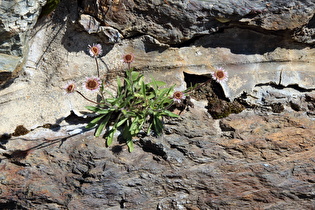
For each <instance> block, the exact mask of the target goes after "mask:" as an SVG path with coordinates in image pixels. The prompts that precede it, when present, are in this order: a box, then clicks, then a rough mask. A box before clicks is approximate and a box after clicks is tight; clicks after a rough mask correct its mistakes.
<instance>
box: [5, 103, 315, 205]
mask: <svg viewBox="0 0 315 210" xmlns="http://www.w3.org/2000/svg"><path fill="white" fill-rule="evenodd" d="M240 121H242V124H240V123H239V122H240ZM314 131H315V123H314V121H313V120H311V119H309V118H308V117H306V116H305V114H304V113H302V112H295V113H283V114H270V115H266V114H264V115H258V114H257V113H255V112H253V111H244V112H242V113H241V114H238V115H230V116H229V117H228V118H225V119H222V120H213V119H211V117H209V115H207V113H206V110H205V109H203V108H202V107H200V106H199V105H198V104H197V103H196V106H195V108H194V109H191V110H190V111H189V112H186V113H183V114H182V118H181V119H180V120H176V121H170V122H168V124H167V125H166V132H167V133H166V134H165V135H163V136H162V137H160V138H158V139H156V138H152V137H145V138H142V139H140V140H138V141H136V142H137V143H136V148H135V151H134V152H132V153H128V151H127V148H126V146H124V145H119V144H118V145H114V146H113V147H111V148H105V147H104V140H103V139H101V138H94V137H93V132H92V131H89V132H86V133H84V134H80V135H77V136H73V137H69V138H64V136H67V134H66V133H65V129H64V128H62V129H61V130H59V132H58V133H59V134H60V135H62V134H63V135H64V136H59V137H58V136H56V134H55V132H53V131H51V130H49V129H48V128H46V129H45V128H38V129H37V130H36V131H33V132H31V133H28V134H27V135H24V136H21V137H13V138H12V139H9V140H8V143H7V144H6V145H5V146H6V147H7V148H8V149H10V152H9V151H7V152H6V153H4V154H3V155H4V157H5V159H2V163H1V167H2V169H1V171H2V174H1V194H0V201H1V207H2V208H4V209H12V208H25V209H86V208H93V209H122V208H126V209H231V208H233V209H255V208H258V209H294V208H297V209H312V208H314V187H315V186H314V181H315V176H314V164H315V160H314V152H315V150H314V148H315V147H314V144H315V138H314V136H315V132H314ZM44 137H45V138H46V139H43V138H44ZM30 140H32V141H30ZM29 148H31V149H30V150H27V149H29ZM24 149H25V150H24Z"/></svg>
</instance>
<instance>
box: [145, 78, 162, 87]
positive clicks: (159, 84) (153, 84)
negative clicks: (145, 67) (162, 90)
mask: <svg viewBox="0 0 315 210" xmlns="http://www.w3.org/2000/svg"><path fill="white" fill-rule="evenodd" d="M148 85H150V86H152V87H153V88H154V89H157V88H158V87H161V86H164V85H166V83H165V82H162V81H156V80H155V79H153V78H152V82H150V83H148Z"/></svg>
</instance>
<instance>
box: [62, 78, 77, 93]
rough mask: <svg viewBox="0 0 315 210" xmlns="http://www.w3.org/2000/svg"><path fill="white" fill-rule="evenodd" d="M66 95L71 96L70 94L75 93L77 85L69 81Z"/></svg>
mask: <svg viewBox="0 0 315 210" xmlns="http://www.w3.org/2000/svg"><path fill="white" fill-rule="evenodd" d="M64 89H65V91H66V93H68V94H70V93H74V91H75V89H76V85H75V83H74V82H73V81H69V82H68V83H67V85H66V86H65V87H64Z"/></svg>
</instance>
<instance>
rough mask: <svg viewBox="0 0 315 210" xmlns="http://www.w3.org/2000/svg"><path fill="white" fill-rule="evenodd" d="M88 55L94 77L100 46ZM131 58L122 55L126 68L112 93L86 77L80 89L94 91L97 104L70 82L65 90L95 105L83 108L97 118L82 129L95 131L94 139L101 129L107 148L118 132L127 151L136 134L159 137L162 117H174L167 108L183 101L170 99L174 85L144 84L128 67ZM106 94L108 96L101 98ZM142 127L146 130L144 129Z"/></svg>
mask: <svg viewBox="0 0 315 210" xmlns="http://www.w3.org/2000/svg"><path fill="white" fill-rule="evenodd" d="M89 52H90V55H91V56H92V57H94V58H95V61H96V66H97V75H98V76H99V66H98V63H97V57H98V56H100V54H101V53H102V49H101V45H99V44H97V45H92V46H89ZM133 59H134V55H133V54H127V55H125V56H124V62H125V63H127V64H128V69H127V70H126V72H125V78H124V79H123V81H122V80H121V79H120V78H119V77H117V89H116V93H115V94H113V93H112V92H110V91H107V90H105V88H104V84H105V83H104V82H105V81H102V80H101V79H99V77H90V78H87V80H86V81H85V83H84V87H85V88H86V89H87V90H90V91H96V92H98V93H99V95H100V97H101V100H100V101H99V102H95V101H92V100H90V99H88V98H86V97H85V96H84V95H83V94H82V93H81V92H80V91H78V90H76V86H75V84H74V83H73V82H70V83H68V85H67V87H66V88H65V89H66V91H67V92H68V93H72V92H77V93H79V94H80V95H81V96H82V97H84V98H85V99H86V100H88V101H90V102H92V103H94V104H95V106H86V108H87V109H88V110H90V111H92V112H93V113H95V114H96V115H97V116H96V117H95V118H94V119H92V120H91V121H90V122H89V123H88V125H87V126H86V127H87V128H94V127H95V128H96V130H95V133H94V135H95V136H100V135H101V134H102V133H103V131H104V130H105V134H104V137H105V139H106V145H107V146H110V145H111V144H112V142H113V139H114V134H115V133H116V132H117V131H120V132H121V136H122V138H123V139H124V140H125V141H126V144H127V146H128V148H129V151H130V152H131V151H132V150H133V149H134V146H133V137H135V136H137V134H138V133H139V132H140V131H144V130H146V133H147V134H150V133H151V131H153V132H154V133H155V134H156V135H160V134H161V133H162V132H163V121H162V120H163V117H164V116H168V117H178V115H176V114H174V113H172V112H171V111H169V110H168V109H169V108H170V107H171V106H172V104H173V103H174V102H175V101H177V102H178V101H180V100H182V99H183V98H184V97H183V96H182V95H180V94H179V93H177V92H176V93H177V94H174V98H173V97H171V96H170V95H171V93H172V92H173V88H174V86H172V87H167V88H161V87H162V86H164V85H166V83H164V82H162V81H156V80H154V79H152V80H151V82H149V83H146V82H144V76H143V74H141V73H139V72H136V71H134V70H133V69H132V68H131V67H130V65H131V63H132V62H133ZM106 93H107V95H110V97H108V98H107V97H105V95H106ZM145 127H146V129H144V128H145Z"/></svg>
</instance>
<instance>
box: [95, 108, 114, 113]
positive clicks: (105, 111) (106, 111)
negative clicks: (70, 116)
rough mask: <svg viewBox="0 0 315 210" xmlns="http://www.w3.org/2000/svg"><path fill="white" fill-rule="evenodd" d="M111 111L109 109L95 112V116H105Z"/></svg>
mask: <svg viewBox="0 0 315 210" xmlns="http://www.w3.org/2000/svg"><path fill="white" fill-rule="evenodd" d="M110 111H112V110H111V109H101V110H98V111H96V113H97V114H107V113H108V112H110Z"/></svg>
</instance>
